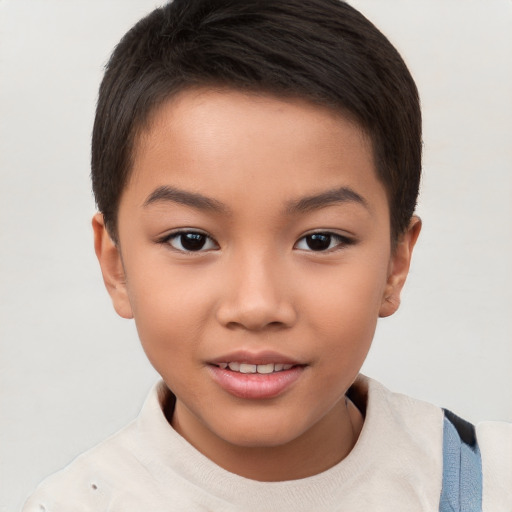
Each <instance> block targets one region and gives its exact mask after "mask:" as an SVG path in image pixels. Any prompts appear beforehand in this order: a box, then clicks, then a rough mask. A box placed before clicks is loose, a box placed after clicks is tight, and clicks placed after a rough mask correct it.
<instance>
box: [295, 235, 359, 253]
mask: <svg viewBox="0 0 512 512" xmlns="http://www.w3.org/2000/svg"><path fill="white" fill-rule="evenodd" d="M353 243H354V241H353V240H351V239H350V238H347V237H345V236H342V235H338V234H336V233H311V234H309V235H306V236H304V237H302V238H301V239H300V240H299V241H298V242H297V243H296V244H295V248H296V249H300V250H301V251H315V252H325V251H330V250H332V249H336V248H339V247H340V246H346V245H351V244H353Z"/></svg>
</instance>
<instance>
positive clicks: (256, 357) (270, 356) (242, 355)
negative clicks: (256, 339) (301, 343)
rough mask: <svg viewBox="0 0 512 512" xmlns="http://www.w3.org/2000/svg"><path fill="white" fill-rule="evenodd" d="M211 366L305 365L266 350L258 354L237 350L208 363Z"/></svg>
mask: <svg viewBox="0 0 512 512" xmlns="http://www.w3.org/2000/svg"><path fill="white" fill-rule="evenodd" d="M208 362H209V363H210V364H216V365H218V364H220V363H231V362H238V363H247V364H256V365H258V364H270V363H274V364H292V365H304V363H302V362H300V361H297V360H296V359H294V358H292V357H290V356H286V355H284V354H280V353H279V352H274V351H272V350H264V351H258V352H252V351H248V350H236V351H234V352H229V353H227V354H224V355H221V356H219V357H216V358H215V359H211V360H209V361H208Z"/></svg>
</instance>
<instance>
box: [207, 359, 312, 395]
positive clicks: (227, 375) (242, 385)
mask: <svg viewBox="0 0 512 512" xmlns="http://www.w3.org/2000/svg"><path fill="white" fill-rule="evenodd" d="M307 366H308V365H306V364H302V363H299V362H296V361H293V360H291V359H289V358H287V357H284V356H282V355H279V354H275V353H265V354H259V355H254V354H249V353H247V352H245V353H239V354H231V355H230V356H229V355H228V356H224V357H221V358H219V359H217V360H215V361H211V362H209V363H208V365H207V367H208V369H209V373H210V375H211V377H212V379H213V381H214V382H215V383H216V384H217V385H219V386H220V387H221V388H222V389H223V390H224V391H226V392H227V393H229V394H230V395H232V396H234V397H237V398H244V399H249V400H262V399H270V398H275V397H277V396H279V395H282V394H284V393H285V392H287V391H288V390H289V389H291V388H292V387H293V386H294V385H295V384H296V382H297V381H299V380H300V379H301V378H302V376H303V375H304V371H305V369H306V368H307Z"/></svg>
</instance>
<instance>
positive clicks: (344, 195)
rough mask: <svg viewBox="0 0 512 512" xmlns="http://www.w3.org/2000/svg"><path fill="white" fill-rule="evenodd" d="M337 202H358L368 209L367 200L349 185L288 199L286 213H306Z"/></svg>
mask: <svg viewBox="0 0 512 512" xmlns="http://www.w3.org/2000/svg"><path fill="white" fill-rule="evenodd" d="M339 203H358V204H360V205H362V206H364V207H365V208H366V209H367V210H368V211H370V207H369V206H368V203H367V201H366V200H365V199H364V198H363V197H362V196H360V195H359V194H358V193H357V192H356V191H355V190H353V189H351V188H350V187H340V188H335V189H331V190H326V191H325V192H321V193H320V194H315V195H312V196H306V197H303V198H301V199H298V200H296V201H290V202H289V203H288V205H287V208H286V212H287V213H288V214H294V213H306V212H310V211H312V210H319V209H321V208H326V207H327V206H332V205H334V204H339Z"/></svg>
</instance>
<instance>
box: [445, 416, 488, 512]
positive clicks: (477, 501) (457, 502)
mask: <svg viewBox="0 0 512 512" xmlns="http://www.w3.org/2000/svg"><path fill="white" fill-rule="evenodd" d="M450 420H452V421H450ZM471 429H472V432H471ZM439 512H482V457H481V455H480V449H479V448H478V443H477V441H476V436H475V435H474V427H473V425H470V424H469V423H467V422H465V421H464V420H461V419H460V418H458V417H457V416H455V415H454V414H453V413H450V412H449V411H445V417H444V426H443V487H442V491H441V501H440V505H439Z"/></svg>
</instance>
